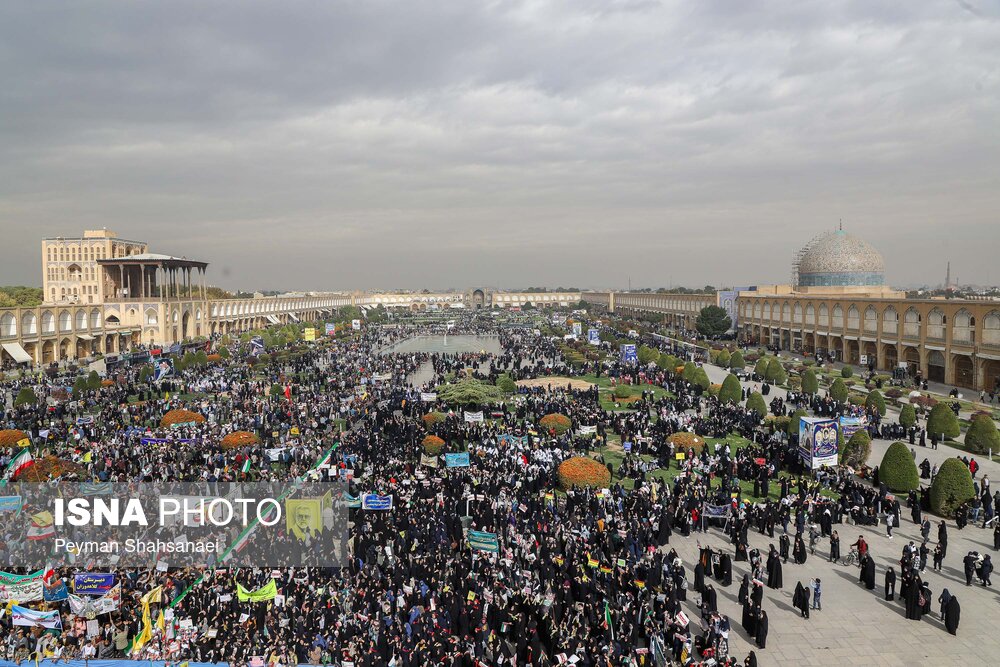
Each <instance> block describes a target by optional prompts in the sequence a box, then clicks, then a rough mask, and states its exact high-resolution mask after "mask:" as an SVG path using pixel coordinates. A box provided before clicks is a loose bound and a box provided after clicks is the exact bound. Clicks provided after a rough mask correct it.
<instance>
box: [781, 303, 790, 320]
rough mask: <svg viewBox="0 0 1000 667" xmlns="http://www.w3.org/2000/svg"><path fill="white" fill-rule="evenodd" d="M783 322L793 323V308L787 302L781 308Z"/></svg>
mask: <svg viewBox="0 0 1000 667" xmlns="http://www.w3.org/2000/svg"><path fill="white" fill-rule="evenodd" d="M781 321H782V322H791V321H792V307H791V306H789V305H788V302H787V301H786V302H785V304H784V305H783V306H781Z"/></svg>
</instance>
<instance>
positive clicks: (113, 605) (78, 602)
mask: <svg viewBox="0 0 1000 667" xmlns="http://www.w3.org/2000/svg"><path fill="white" fill-rule="evenodd" d="M121 598H122V585H121V584H117V585H116V586H115V587H114V588H112V589H111V590H110V591H108V592H107V593H105V594H104V595H102V596H101V597H99V598H87V597H81V596H79V595H70V596H69V610H70V611H71V612H73V614H75V615H76V616H81V617H83V618H97V617H98V616H100V615H101V614H110V613H111V612H113V611H118V607H119V605H120V604H121Z"/></svg>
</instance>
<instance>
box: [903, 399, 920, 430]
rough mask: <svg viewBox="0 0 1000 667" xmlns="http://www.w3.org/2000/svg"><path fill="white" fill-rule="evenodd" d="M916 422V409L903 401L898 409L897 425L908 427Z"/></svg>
mask: <svg viewBox="0 0 1000 667" xmlns="http://www.w3.org/2000/svg"><path fill="white" fill-rule="evenodd" d="M916 423H917V411H916V410H915V409H914V408H913V406H912V405H910V404H909V403H903V407H902V408H900V410H899V425H900V426H902V427H903V428H910V427H911V426H913V425H914V424H916Z"/></svg>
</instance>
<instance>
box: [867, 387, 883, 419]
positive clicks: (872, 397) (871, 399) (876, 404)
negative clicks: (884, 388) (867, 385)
mask: <svg viewBox="0 0 1000 667" xmlns="http://www.w3.org/2000/svg"><path fill="white" fill-rule="evenodd" d="M865 407H866V408H868V409H872V408H878V413H879V414H880V415H882V416H883V417H885V399H884V398H882V392H880V391H879V390H878V389H872V390H871V391H870V392H868V397H867V398H865Z"/></svg>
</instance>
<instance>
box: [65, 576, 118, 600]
mask: <svg viewBox="0 0 1000 667" xmlns="http://www.w3.org/2000/svg"><path fill="white" fill-rule="evenodd" d="M114 587H115V575H113V574H109V573H106V572H89V573H87V574H75V575H73V592H74V593H77V594H83V595H104V594H105V593H107V592H108V591H110V590H111V589H112V588H114Z"/></svg>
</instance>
